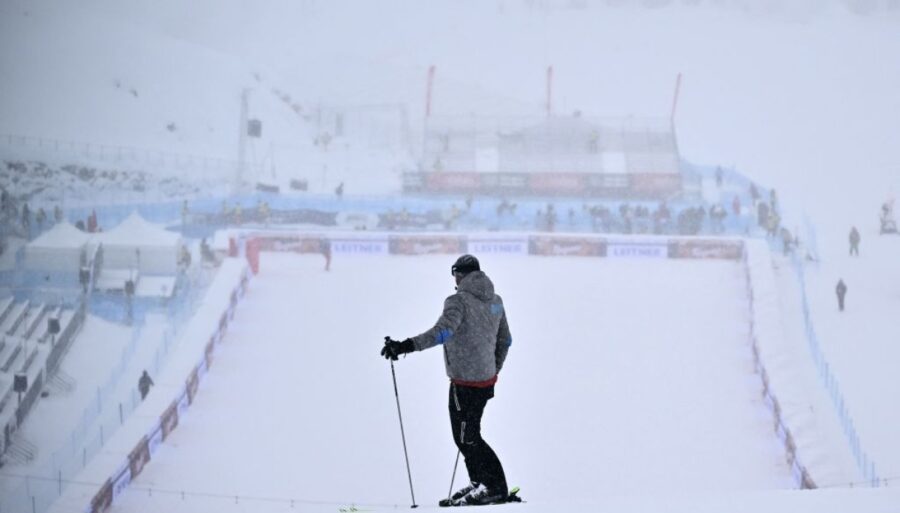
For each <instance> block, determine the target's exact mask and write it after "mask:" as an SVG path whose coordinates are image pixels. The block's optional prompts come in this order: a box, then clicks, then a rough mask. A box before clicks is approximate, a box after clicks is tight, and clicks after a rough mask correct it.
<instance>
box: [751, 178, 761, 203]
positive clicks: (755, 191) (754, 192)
mask: <svg viewBox="0 0 900 513" xmlns="http://www.w3.org/2000/svg"><path fill="white" fill-rule="evenodd" d="M750 200H751V201H752V202H753V206H754V207H755V206H756V203H757V202H758V201H759V190H758V189H757V188H756V184H755V183H750Z"/></svg>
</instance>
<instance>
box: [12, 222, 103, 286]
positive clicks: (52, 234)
mask: <svg viewBox="0 0 900 513" xmlns="http://www.w3.org/2000/svg"><path fill="white" fill-rule="evenodd" d="M90 242H91V235H90V234H88V233H85V232H83V231H81V230H79V229H78V228H75V227H74V226H72V225H71V224H69V223H68V222H66V221H62V222H59V223H56V225H55V226H53V228H51V229H49V230H47V232H45V233H43V234H42V235H41V236H40V237H38V238H36V239H34V240H33V241H31V242H29V243H28V244H26V245H25V261H24V264H25V269H27V270H32V271H56V272H72V273H78V270H79V269H80V267H81V265H82V264H83V262H84V259H85V256H86V255H85V252H86V250H87V247H88V245H89V244H90Z"/></svg>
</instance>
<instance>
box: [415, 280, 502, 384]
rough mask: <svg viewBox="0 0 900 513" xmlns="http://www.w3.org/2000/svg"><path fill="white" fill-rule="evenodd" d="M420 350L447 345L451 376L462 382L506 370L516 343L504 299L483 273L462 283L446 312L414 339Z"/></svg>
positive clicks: (450, 300)
mask: <svg viewBox="0 0 900 513" xmlns="http://www.w3.org/2000/svg"><path fill="white" fill-rule="evenodd" d="M413 342H414V343H415V346H416V349H417V350H419V351H422V350H425V349H428V348H429V347H434V346H436V345H442V346H444V363H445V364H446V367H447V376H449V377H450V379H453V380H460V381H471V382H476V381H485V380H489V379H491V378H493V377H494V376H496V375H497V373H499V372H500V369H501V368H502V367H503V361H504V360H505V359H506V354H507V352H508V351H509V346H510V345H511V344H512V336H511V335H510V333H509V325H508V324H507V321H506V311H505V310H504V308H503V300H502V299H501V298H500V296H498V295H497V294H495V293H494V284H493V283H492V282H491V280H490V278H488V277H487V275H486V274H484V272H482V271H474V272H471V273H469V274H467V275H466V276H465V277H464V278H463V279H462V280H460V282H459V285H458V286H457V290H456V293H455V294H453V295H452V296H449V297H447V299H445V300H444V311H443V312H442V313H441V317H440V318H439V319H438V321H437V323H436V324H435V325H434V327H432V328H431V329H429V330H428V331H426V332H424V333H422V334H421V335H417V336H415V337H413Z"/></svg>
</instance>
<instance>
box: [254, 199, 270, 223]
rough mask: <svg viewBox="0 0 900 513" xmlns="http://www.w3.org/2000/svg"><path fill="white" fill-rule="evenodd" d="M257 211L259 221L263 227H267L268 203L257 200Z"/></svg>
mask: <svg viewBox="0 0 900 513" xmlns="http://www.w3.org/2000/svg"><path fill="white" fill-rule="evenodd" d="M256 208H257V211H258V213H259V220H260V221H262V223H263V224H264V225H265V226H269V202H268V201H262V200H259V205H257V207H256Z"/></svg>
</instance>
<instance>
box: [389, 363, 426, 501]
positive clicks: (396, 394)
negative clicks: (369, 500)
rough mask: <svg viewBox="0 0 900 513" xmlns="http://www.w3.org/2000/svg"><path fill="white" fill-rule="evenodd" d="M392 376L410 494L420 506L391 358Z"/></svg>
mask: <svg viewBox="0 0 900 513" xmlns="http://www.w3.org/2000/svg"><path fill="white" fill-rule="evenodd" d="M391 377H392V378H394V397H395V398H396V399H397V417H399V418H400V437H401V438H402V439H403V457H404V458H406V475H407V476H409V494H410V495H411V496H412V507H413V508H418V507H419V506H418V505H417V504H416V494H415V492H413V484H412V471H410V470H409V453H408V452H407V451H406V433H405V432H404V431H403V414H402V413H400V394H399V393H398V392H397V373H396V372H394V361H393V360H391Z"/></svg>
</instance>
